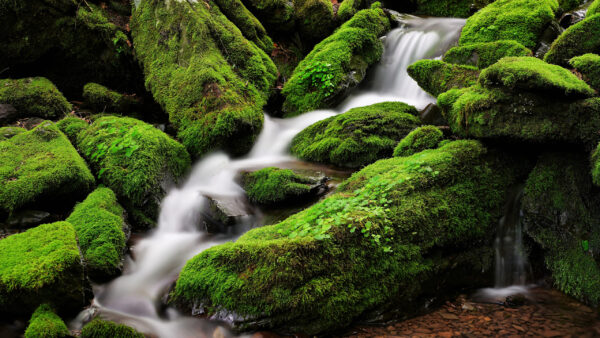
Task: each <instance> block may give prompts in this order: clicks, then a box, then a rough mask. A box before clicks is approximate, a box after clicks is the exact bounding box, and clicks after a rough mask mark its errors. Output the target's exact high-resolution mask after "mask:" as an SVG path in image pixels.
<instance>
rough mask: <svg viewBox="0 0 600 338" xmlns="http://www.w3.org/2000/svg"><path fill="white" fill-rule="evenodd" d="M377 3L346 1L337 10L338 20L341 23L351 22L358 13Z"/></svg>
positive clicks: (362, 0)
mask: <svg viewBox="0 0 600 338" xmlns="http://www.w3.org/2000/svg"><path fill="white" fill-rule="evenodd" d="M374 2H375V1H373V0H344V1H343V2H342V3H341V4H340V7H338V10H337V13H336V15H337V18H338V20H339V21H341V22H346V21H348V20H350V19H351V18H352V17H353V16H354V14H356V12H358V11H359V10H361V9H366V8H369V7H370V6H371V5H372V4H373V3H374Z"/></svg>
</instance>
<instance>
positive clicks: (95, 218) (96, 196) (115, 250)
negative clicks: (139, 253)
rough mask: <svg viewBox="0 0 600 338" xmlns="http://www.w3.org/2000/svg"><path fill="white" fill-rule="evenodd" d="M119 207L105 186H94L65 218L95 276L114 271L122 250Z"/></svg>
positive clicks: (103, 275)
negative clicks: (71, 227) (73, 231)
mask: <svg viewBox="0 0 600 338" xmlns="http://www.w3.org/2000/svg"><path fill="white" fill-rule="evenodd" d="M123 213H124V210H123V208H122V207H121V206H120V205H119V203H118V202H117V197H116V196H115V193H114V192H112V190H110V189H108V188H98V189H96V190H95V191H94V192H92V193H91V194H89V196H88V197H87V198H86V199H85V200H84V201H83V202H82V203H80V204H78V205H77V206H76V207H75V209H74V210H73V213H71V215H70V216H69V218H67V222H69V223H71V224H72V225H73V226H74V227H75V231H76V232H77V238H78V240H79V247H80V248H81V252H82V254H83V258H84V259H85V260H86V262H87V268H88V271H87V272H88V274H89V275H90V276H91V277H92V278H93V279H95V280H102V279H105V278H107V277H113V276H115V275H117V274H118V273H119V272H120V271H121V268H122V260H123V253H124V250H125V234H124V233H123V227H124V226H125V224H124V220H123Z"/></svg>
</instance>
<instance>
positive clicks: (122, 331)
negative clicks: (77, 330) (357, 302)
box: [81, 319, 144, 338]
mask: <svg viewBox="0 0 600 338" xmlns="http://www.w3.org/2000/svg"><path fill="white" fill-rule="evenodd" d="M106 337H119V338H144V335H143V334H141V333H139V332H137V331H136V330H134V329H133V328H131V327H129V326H126V325H123V324H117V323H114V322H111V321H107V320H102V319H94V320H92V321H91V322H89V323H88V324H86V325H85V326H84V327H83V329H82V330H81V338H106Z"/></svg>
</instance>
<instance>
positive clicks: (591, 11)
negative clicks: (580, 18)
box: [585, 0, 600, 17]
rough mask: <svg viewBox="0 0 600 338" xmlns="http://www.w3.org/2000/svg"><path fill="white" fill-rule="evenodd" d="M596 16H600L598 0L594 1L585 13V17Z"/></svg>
mask: <svg viewBox="0 0 600 338" xmlns="http://www.w3.org/2000/svg"><path fill="white" fill-rule="evenodd" d="M596 14H600V0H594V2H592V4H591V5H590V7H588V10H587V12H586V13H585V16H587V17H592V16H594V15H596Z"/></svg>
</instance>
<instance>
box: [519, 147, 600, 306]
mask: <svg viewBox="0 0 600 338" xmlns="http://www.w3.org/2000/svg"><path fill="white" fill-rule="evenodd" d="M587 167H588V166H587V160H586V158H585V156H583V155H582V154H576V153H547V154H544V155H542V156H540V158H539V160H538V164H537V165H536V167H535V168H534V170H533V171H532V172H531V174H530V175H529V178H528V179H527V182H526V185H525V190H524V195H523V200H522V203H523V207H522V209H523V222H524V225H525V229H526V231H527V234H528V235H529V236H530V237H531V238H532V239H533V240H534V241H535V242H536V243H537V244H538V245H539V246H540V247H541V249H542V250H543V253H544V256H545V263H546V266H547V267H548V269H549V270H550V271H551V272H552V277H553V279H554V283H555V285H556V287H557V288H558V289H560V290H561V291H563V292H565V293H567V294H568V295H571V296H573V297H575V298H577V299H579V300H581V301H584V302H586V303H588V304H590V305H592V306H598V305H599V304H600V284H599V283H598V280H600V264H598V259H599V258H600V255H599V254H598V252H600V251H599V250H600V222H599V221H598V220H599V219H600V217H599V216H600V209H598V201H599V199H598V198H599V197H600V196H599V195H598V194H597V192H595V190H594V189H592V182H591V180H590V177H589V175H587Z"/></svg>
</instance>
